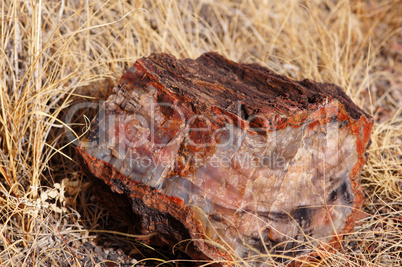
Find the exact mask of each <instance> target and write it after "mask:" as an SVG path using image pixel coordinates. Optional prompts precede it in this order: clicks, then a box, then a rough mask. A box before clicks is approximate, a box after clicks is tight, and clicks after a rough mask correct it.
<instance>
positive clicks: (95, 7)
mask: <svg viewBox="0 0 402 267" xmlns="http://www.w3.org/2000/svg"><path fill="white" fill-rule="evenodd" d="M0 10H1V21H0V23H1V24H0V33H1V35H0V89H1V92H0V103H1V110H0V264H1V265H4V266H25V265H27V266H69V265H75V266H80V265H82V262H81V261H80V260H79V259H81V258H82V257H83V256H85V255H83V254H84V253H83V252H82V250H81V248H80V246H81V245H82V244H83V243H84V242H87V241H88V240H93V239H94V238H96V237H97V236H98V233H96V232H91V230H93V229H96V228H97V227H98V228H99V226H101V227H100V229H103V228H102V227H103V224H105V223H107V222H108V220H109V218H108V213H107V212H105V211H103V210H102V209H101V208H100V207H99V206H97V205H96V204H95V203H93V201H92V199H91V197H90V196H91V195H90V191H88V190H87V188H88V184H87V183H86V182H85V180H83V179H82V175H81V173H80V172H79V168H78V167H77V164H76V162H75V161H74V159H75V155H74V147H73V146H72V145H71V144H69V143H68V141H67V139H66V137H65V135H64V131H65V129H66V128H67V126H66V125H64V124H63V118H64V117H63V116H64V115H65V113H66V111H68V109H69V107H71V106H72V105H74V104H75V103H77V102H82V101H86V100H88V98H89V99H92V100H94V101H95V100H97V99H102V98H104V97H105V96H106V95H107V94H108V92H109V90H110V88H111V86H113V84H115V83H116V79H117V78H118V77H119V76H120V75H121V74H122V73H123V71H124V70H125V69H126V68H127V67H128V66H130V65H131V64H132V63H133V62H134V61H135V60H136V59H137V58H138V57H143V56H146V55H149V54H150V53H152V52H161V51H164V52H169V53H171V54H173V55H175V56H177V57H180V58H183V57H192V58H195V57H198V56H199V55H200V54H201V53H203V52H206V51H210V50H214V51H217V52H219V53H221V54H223V55H225V56H227V57H229V58H231V59H232V60H236V61H242V62H257V63H260V64H262V65H265V66H268V67H269V68H272V69H273V70H275V71H277V72H278V73H281V74H286V75H288V76H290V77H292V78H298V79H301V78H311V79H314V80H318V81H326V82H331V83H336V84H339V85H341V86H342V87H343V88H344V89H345V90H346V92H347V93H348V95H350V96H351V97H352V99H353V100H354V101H355V102H356V103H357V104H358V105H359V106H361V107H362V108H363V109H364V110H366V111H367V112H369V113H370V114H372V115H373V117H374V119H375V122H376V123H375V126H374V130H373V134H372V145H371V147H370V149H369V151H368V155H369V160H368V164H367V165H366V166H365V168H364V170H363V173H362V181H363V186H364V189H365V192H366V197H367V199H366V203H365V207H364V212H365V214H366V216H362V220H361V221H360V222H359V223H358V226H357V227H356V229H355V232H354V233H352V234H351V235H350V236H348V237H347V242H346V243H345V244H344V246H343V248H342V249H341V250H340V251H339V253H335V254H328V253H326V251H323V250H320V249H319V248H315V250H316V251H317V253H319V254H320V255H322V256H323V259H322V260H318V259H317V260H316V261H315V262H312V263H311V264H312V265H314V266H316V265H317V266H318V265H325V266H334V265H339V266H345V265H348V266H401V265H402V261H401V259H400V258H401V257H402V255H401V251H402V226H401V225H402V204H401V203H402V193H401V189H402V163H401V162H402V156H401V155H402V139H401V136H402V126H401V121H402V109H401V106H402V91H401V88H402V63H401V61H402V60H401V59H402V43H401V40H402V17H401V15H400V14H402V3H401V2H400V1H399V0H388V1H385V0H384V1H380V0H371V1H364V0H356V1H347V0H345V1H334V0H323V1H319V0H312V1H297V0H282V1H264V0H236V1H229V0H221V1H216V0H214V1H213V0H203V1H194V3H190V1H185V0H177V1H174V0H171V1H169V0H155V1H136V0H127V1H120V0H112V1H78V0H76V1H17V0H1V1H0ZM87 115H88V116H89V117H90V116H91V113H88V114H87ZM70 126H71V127H72V125H70ZM80 128H82V127H81V126H80ZM81 133H82V132H80V134H81ZM78 211H79V212H78ZM110 238H111V240H115V239H118V240H117V241H116V242H120V241H121V240H123V238H122V236H120V238H118V236H117V235H112V237H110ZM119 240H120V241H119ZM113 242H114V241H113ZM113 242H112V243H113ZM122 242H126V241H124V240H123V241H122ZM127 242H129V243H128V244H130V246H132V243H130V242H131V241H127ZM132 251H134V252H133V255H136V257H140V254H138V253H137V252H136V247H135V246H133V247H132ZM136 253H137V254H136ZM327 254H328V255H327ZM86 256H88V257H89V258H91V257H92V260H91V261H90V262H91V263H92V264H94V265H95V262H96V260H95V259H93V257H96V255H86ZM264 256H266V255H261V257H262V258H263V257H264ZM324 256H325V257H324ZM137 259H138V260H140V258H137ZM160 260H161V261H162V260H163V257H161V259H160ZM268 262H269V261H268ZM271 263H272V262H271ZM87 266H89V265H87Z"/></svg>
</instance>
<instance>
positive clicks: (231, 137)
mask: <svg viewBox="0 0 402 267" xmlns="http://www.w3.org/2000/svg"><path fill="white" fill-rule="evenodd" d="M371 128H372V119H371V117H370V116H369V115H367V114H366V113H364V112H363V111H362V110H360V109H359V108H358V107H357V106H356V105H355V104H354V103H353V102H352V101H351V100H350V99H349V98H348V97H347V95H346V94H345V93H344V92H343V90H342V89H341V88H340V87H338V86H335V85H332V84H323V83H317V82H314V81H311V80H303V81H294V80H291V79H289V78H286V77H284V76H280V75H277V74H275V73H273V72H272V71H270V70H268V69H266V68H264V67H261V66H259V65H256V64H238V63H235V62H232V61H229V60H227V59H226V58H224V57H222V56H220V55H218V54H216V53H206V54H203V55H202V56H201V57H199V58H198V59H196V60H191V59H183V60H177V59H176V58H174V57H172V56H170V55H168V54H153V55H151V56H149V57H147V58H142V59H139V60H138V61H137V62H136V63H135V64H134V65H133V66H132V67H131V68H130V69H129V70H128V71H127V73H125V74H124V75H123V76H122V77H121V79H120V81H119V84H118V86H117V87H115V88H114V94H113V95H111V96H110V97H109V98H108V100H107V101H106V102H105V103H103V105H102V107H101V110H100V112H99V115H98V117H97V118H96V119H95V120H94V121H93V123H92V127H91V130H90V133H89V134H88V136H87V138H86V139H85V140H82V141H81V143H80V145H79V146H78V147H77V151H78V153H79V155H80V158H81V164H82V166H83V169H84V170H85V171H86V172H87V174H88V175H89V176H90V177H92V179H94V181H95V183H94V184H95V186H97V187H98V190H101V192H103V194H102V195H101V200H102V201H103V202H104V204H105V205H106V206H108V207H109V208H110V209H112V210H114V211H115V213H116V214H117V215H119V216H121V217H123V218H126V219H127V220H129V221H130V222H131V224H132V225H133V228H134V230H135V231H136V232H137V233H140V234H144V235H147V236H145V237H144V238H143V239H142V242H148V243H150V244H153V245H158V244H170V245H172V246H173V245H175V244H177V243H179V245H178V246H177V248H178V249H181V250H183V251H185V252H186V253H187V254H188V255H189V256H190V257H192V258H193V259H213V260H217V261H219V260H223V261H232V262H234V261H236V262H238V261H242V260H244V261H248V262H254V264H256V265H258V264H257V261H258V260H256V259H254V260H253V259H252V257H256V255H260V254H261V253H262V254H264V253H265V254H266V253H268V252H269V253H276V254H279V253H282V252H283V251H287V253H290V254H291V255H299V254H303V253H308V252H310V250H311V249H310V247H309V245H308V244H310V245H312V244H317V243H322V244H332V245H336V243H339V240H340V238H341V237H340V234H342V233H346V232H349V231H351V230H352V229H353V225H354V221H355V220H356V219H355V218H356V216H357V214H358V210H359V209H360V208H361V205H362V202H363V194H362V189H361V185H360V180H359V175H360V172H361V170H362V167H363V165H364V163H365V161H366V155H365V150H366V147H367V146H368V144H369V137H370V132H371ZM110 189H111V190H110ZM289 251H290V252H289ZM256 258H258V256H257V257H256Z"/></svg>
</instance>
